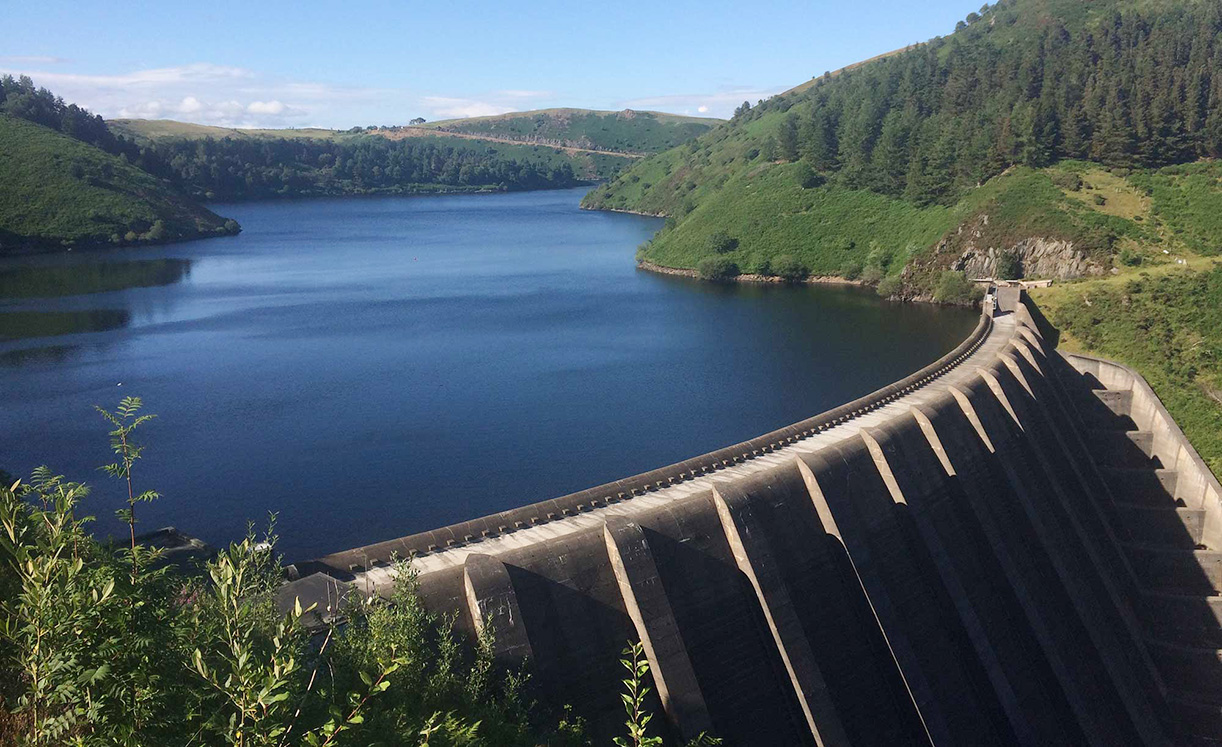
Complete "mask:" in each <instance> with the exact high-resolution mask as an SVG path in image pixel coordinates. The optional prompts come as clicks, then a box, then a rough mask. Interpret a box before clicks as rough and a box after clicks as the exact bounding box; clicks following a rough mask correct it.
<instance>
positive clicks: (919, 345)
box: [0, 190, 975, 560]
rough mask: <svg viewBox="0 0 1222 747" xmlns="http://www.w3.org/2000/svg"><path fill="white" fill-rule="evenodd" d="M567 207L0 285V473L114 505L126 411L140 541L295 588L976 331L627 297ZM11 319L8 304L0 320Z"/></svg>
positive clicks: (745, 425)
mask: <svg viewBox="0 0 1222 747" xmlns="http://www.w3.org/2000/svg"><path fill="white" fill-rule="evenodd" d="M581 194H582V191H581V190H566V191H557V192H533V193H521V194H505V195H480V196H469V197H467V196H463V197H418V198H363V199H347V200H342V199H336V200H330V199H324V200H308V201H296V202H275V203H255V204H237V205H217V206H215V209H216V211H217V212H219V213H220V214H222V215H225V216H231V217H234V218H236V219H237V220H239V221H240V222H241V223H242V226H243V227H244V229H245V230H244V231H243V233H242V234H241V235H240V236H238V237H233V238H221V239H210V240H207V241H198V242H192V243H186V244H178V245H172V246H166V247H160V248H155V249H140V250H135V249H130V250H117V251H111V252H106V253H79V252H78V253H75V254H60V255H55V256H42V257H33V258H23V259H11V260H5V261H2V262H0V468H3V469H5V470H7V471H9V472H11V473H13V474H14V475H24V474H27V473H28V472H29V470H30V469H31V468H32V467H34V466H36V465H38V464H42V463H44V462H45V463H49V464H50V465H51V466H52V467H53V468H54V469H55V470H56V471H57V472H61V473H64V474H66V475H67V476H68V477H69V478H71V479H77V480H85V481H88V482H89V483H90V484H92V485H94V488H95V490H94V493H93V495H92V496H91V498H90V499H89V504H88V506H87V508H88V509H89V510H90V511H91V512H92V513H95V514H97V515H98V517H99V522H98V524H97V530H98V531H99V532H101V533H108V532H114V533H116V534H117V533H118V529H119V527H118V525H117V524H116V523H115V521H114V519H113V518H111V513H112V511H113V509H115V508H117V507H118V506H119V505H120V503H119V502H120V500H121V496H122V495H123V494H124V493H123V492H122V491H121V490H120V486H119V485H117V484H115V483H112V482H108V481H107V480H106V478H105V477H104V476H103V475H102V474H101V473H99V472H97V470H96V467H97V465H100V464H103V463H105V462H106V461H108V460H109V458H110V457H109V454H108V447H107V437H106V431H107V428H106V427H105V423H104V422H103V421H102V419H101V418H100V417H99V416H98V415H97V414H96V413H95V412H94V411H93V409H92V407H93V405H94V404H99V405H103V406H106V407H113V406H114V405H115V404H116V403H117V402H118V400H119V399H120V398H121V397H123V396H126V395H138V396H141V397H143V398H144V400H145V403H146V410H147V411H149V412H153V413H156V414H157V415H158V416H159V417H158V418H157V419H156V420H155V421H153V423H151V424H150V425H149V426H148V427H147V429H145V430H144V432H143V436H144V438H143V442H144V443H145V444H146V445H147V451H146V452H145V455H144V459H143V460H142V461H141V462H140V463H139V464H138V466H137V468H136V471H135V478H136V488H137V490H143V489H149V488H154V489H157V490H159V491H160V492H161V493H163V495H164V497H163V498H162V499H161V500H160V501H159V502H157V503H155V504H152V505H149V506H144V505H142V506H140V507H139V508H138V513H139V517H140V521H141V524H140V528H141V529H143V530H146V531H147V530H152V529H155V528H157V527H160V526H164V525H167V524H173V525H175V526H177V527H178V528H179V529H181V530H183V531H185V532H188V533H190V534H194V535H196V536H199V537H202V538H203V539H205V540H207V541H209V542H212V543H221V542H224V541H227V540H229V539H231V538H234V537H235V536H237V535H239V534H240V533H242V532H243V531H244V530H245V527H246V523H247V521H250V520H253V521H256V522H262V521H263V519H264V517H265V516H266V514H267V513H268V512H277V513H278V514H279V520H278V530H279V533H280V535H281V549H282V550H283V551H284V552H285V554H286V556H287V558H288V559H289V560H293V559H302V558H306V557H312V556H315V555H319V554H322V553H326V552H331V551H335V550H341V549H345V548H348V547H352V546H355V545H360V544H366V543H369V542H374V541H378V540H383V539H389V538H393V537H397V536H401V535H405V534H410V533H413V532H417V531H422V530H425V529H430V528H434V527H436V526H439V525H444V524H447V523H451V522H455V521H460V520H463V519H467V518H472V517H474V516H479V515H483V514H486V513H490V512H493V511H498V510H503V509H506V508H511V507H514V506H518V505H521V504H524V503H528V502H533V501H537V500H542V499H544V498H549V497H554V496H557V495H562V494H565V493H568V492H572V491H576V490H580V489H582V488H586V487H590V486H592V485H596V484H599V483H602V482H606V481H609V480H613V479H617V478H620V477H625V476H628V475H630V474H634V473H637V472H641V471H644V470H648V469H653V468H655V467H659V466H663V465H665V464H668V463H671V462H674V461H678V460H680V459H684V458H687V457H690V456H694V455H697V454H700V453H703V452H705V451H709V450H711V449H714V448H717V447H720V446H724V445H727V444H729V443H733V442H736V441H740V440H743V439H746V438H750V437H752V436H755V435H758V434H760V433H763V432H765V431H768V430H770V429H773V428H777V427H780V426H783V425H787V424H789V423H791V422H793V421H796V420H799V419H801V418H804V417H807V416H809V415H813V414H815V413H818V412H821V411H823V410H825V409H828V408H830V407H833V406H835V405H837V404H840V403H842V402H844V401H847V400H849V399H852V398H854V397H857V396H860V395H862V394H865V393H867V392H869V391H872V390H873V389H876V388H878V387H880V386H882V385H884V384H887V383H889V382H891V381H893V380H895V379H898V378H900V377H902V376H903V375H905V374H907V373H909V372H911V371H913V370H915V369H917V368H919V367H920V366H922V365H924V364H926V363H928V362H930V361H932V360H934V359H936V358H937V357H938V356H940V355H941V354H942V353H944V352H946V351H947V350H949V349H951V348H952V347H954V346H955V345H956V344H957V343H958V342H959V341H960V340H962V339H963V337H965V336H966V335H967V334H968V333H969V332H970V330H971V328H972V326H973V325H974V324H975V316H974V314H972V313H968V312H963V311H956V310H948V309H938V308H934V307H930V306H924V305H898V304H891V303H887V302H884V301H881V300H879V299H878V298H876V297H875V296H874V294H873V293H871V292H870V291H863V290H858V289H851V288H837V287H771V286H770V287H759V286H717V285H711V284H706V283H700V282H696V281H692V280H687V279H682V278H672V277H662V276H658V275H653V274H649V273H645V272H641V271H638V270H636V269H635V266H634V262H633V252H634V250H635V249H636V247H637V245H638V244H640V243H641V242H642V241H644V240H646V239H647V238H649V236H650V235H651V234H652V233H653V232H654V231H655V230H656V229H657V228H658V227H659V226H660V223H659V221H657V220H655V219H651V218H642V217H636V216H630V215H620V214H611V213H594V212H586V211H581V210H578V208H577V205H578V202H579V200H580V198H581ZM5 296H7V297H5Z"/></svg>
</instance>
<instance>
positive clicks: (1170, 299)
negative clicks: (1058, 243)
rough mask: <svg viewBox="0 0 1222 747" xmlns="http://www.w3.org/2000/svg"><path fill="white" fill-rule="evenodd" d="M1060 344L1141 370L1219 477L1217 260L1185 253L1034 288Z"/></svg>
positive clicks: (1221, 369)
mask: <svg viewBox="0 0 1222 747" xmlns="http://www.w3.org/2000/svg"><path fill="white" fill-rule="evenodd" d="M1034 296H1035V300H1036V302H1037V303H1038V304H1039V305H1040V307H1041V308H1042V309H1043V310H1044V313H1045V314H1046V315H1047V316H1048V318H1049V320H1050V321H1052V323H1053V324H1055V325H1056V326H1057V327H1059V328H1060V329H1061V331H1062V347H1065V348H1068V349H1071V350H1080V351H1084V352H1088V353H1093V354H1096V355H1100V356H1103V357H1105V358H1111V359H1113V360H1118V361H1121V362H1123V363H1126V364H1128V365H1130V366H1132V367H1133V368H1135V369H1137V370H1138V371H1140V372H1141V374H1142V375H1143V376H1145V378H1146V380H1147V381H1148V382H1149V383H1150V386H1151V387H1153V388H1154V391H1155V392H1156V393H1157V394H1158V396H1159V399H1161V400H1162V401H1163V403H1164V404H1165V405H1166V406H1167V409H1168V410H1169V411H1170V412H1171V415H1172V416H1173V417H1174V418H1175V422H1176V423H1178V424H1179V426H1180V427H1181V428H1182V429H1183V430H1184V433H1185V435H1187V436H1188V439H1189V440H1190V441H1191V442H1192V444H1193V446H1194V447H1196V449H1197V451H1199V452H1200V453H1201V456H1202V458H1204V459H1205V461H1206V462H1207V463H1208V464H1209V466H1210V468H1211V469H1212V470H1213V471H1214V474H1216V475H1219V476H1220V477H1222V325H1219V324H1218V319H1220V318H1222V264H1220V263H1219V261H1218V260H1217V259H1216V258H1196V259H1190V260H1189V261H1188V263H1187V264H1186V265H1179V264H1176V263H1165V264H1162V265H1159V266H1155V267H1141V268H1139V269H1136V268H1135V269H1131V270H1126V271H1125V272H1123V273H1121V275H1119V276H1117V277H1109V278H1106V279H1099V280H1091V281H1083V282H1076V283H1069V284H1066V285H1062V286H1054V287H1053V288H1048V289H1041V290H1038V291H1036V292H1035V293H1034Z"/></svg>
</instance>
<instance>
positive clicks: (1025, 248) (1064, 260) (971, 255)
mask: <svg viewBox="0 0 1222 747" xmlns="http://www.w3.org/2000/svg"><path fill="white" fill-rule="evenodd" d="M1010 252H1013V253H1016V254H1017V255H1018V258H1019V264H1020V266H1021V267H1022V270H1023V277H1028V278H1032V277H1035V278H1057V279H1059V280H1065V279H1067V278H1078V277H1082V276H1084V275H1101V274H1103V272H1104V268H1103V267H1102V266H1100V265H1099V264H1098V263H1097V262H1095V261H1093V260H1092V259H1090V258H1088V257H1087V256H1086V255H1085V254H1084V253H1083V252H1081V251H1078V250H1077V249H1075V248H1074V245H1073V242H1072V241H1063V240H1060V239H1046V238H1040V237H1032V238H1028V239H1023V240H1022V241H1019V242H1018V243H1016V244H1014V245H1013V246H1011V247H1007V248H998V247H993V246H990V247H988V248H987V249H979V248H977V247H974V246H969V248H967V249H966V250H964V252H963V254H961V255H959V258H958V259H956V260H955V261H954V263H953V264H951V269H953V270H962V271H963V272H965V273H967V276H968V277H982V278H983V277H997V274H998V273H997V265H998V262H999V260H1000V259H1001V258H1002V257H1003V256H1005V255H1006V254H1008V253H1010Z"/></svg>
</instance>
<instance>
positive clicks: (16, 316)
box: [0, 309, 132, 340]
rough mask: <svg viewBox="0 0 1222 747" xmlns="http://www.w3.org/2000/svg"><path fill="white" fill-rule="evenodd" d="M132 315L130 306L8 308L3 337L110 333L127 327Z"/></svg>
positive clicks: (0, 316) (0, 315)
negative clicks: (51, 309)
mask: <svg viewBox="0 0 1222 747" xmlns="http://www.w3.org/2000/svg"><path fill="white" fill-rule="evenodd" d="M131 318H132V315H131V312H129V311H128V310H127V309H85V310H81V311H4V312H0V340H22V339H27V338H32V337H55V336H58V335H74V334H77V333H79V332H106V331H107V330H112V329H119V328H120V327H126V326H127V325H128V323H129V322H130V321H131Z"/></svg>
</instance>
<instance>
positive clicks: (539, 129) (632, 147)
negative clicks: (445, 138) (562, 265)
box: [420, 109, 723, 155]
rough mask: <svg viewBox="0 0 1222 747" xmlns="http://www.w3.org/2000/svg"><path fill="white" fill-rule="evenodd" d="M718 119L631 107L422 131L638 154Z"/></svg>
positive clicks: (502, 117)
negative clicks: (633, 108)
mask: <svg viewBox="0 0 1222 747" xmlns="http://www.w3.org/2000/svg"><path fill="white" fill-rule="evenodd" d="M722 121H723V120H720V119H713V118H709V117H685V116H681V115H678V114H665V113H663V112H650V111H635V110H632V109H625V110H623V111H618V112H608V111H594V110H590V109H540V110H537V111H528V112H510V113H508V114H499V115H496V116H492V117H470V118H467V119H449V120H443V121H440V122H430V123H425V124H422V125H420V127H421V129H432V130H438V131H441V132H452V133H463V134H467V135H477V136H478V135H484V136H488V137H495V138H502V139H506V140H515V141H519V142H527V143H537V144H542V145H559V146H565V147H572V148H585V149H591V150H602V151H611V152H615V153H627V154H634V155H641V154H645V153H656V152H658V151H662V150H666V149H667V148H673V147H675V146H676V145H681V144H683V143H685V142H687V141H688V140H691V139H692V138H694V137H697V136H699V135H702V134H704V133H706V132H708V131H709V130H711V129H712V128H713V127H715V126H717V125H719V124H721V123H722Z"/></svg>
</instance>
